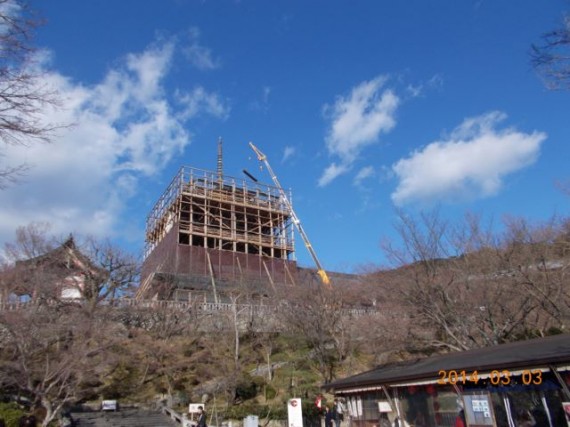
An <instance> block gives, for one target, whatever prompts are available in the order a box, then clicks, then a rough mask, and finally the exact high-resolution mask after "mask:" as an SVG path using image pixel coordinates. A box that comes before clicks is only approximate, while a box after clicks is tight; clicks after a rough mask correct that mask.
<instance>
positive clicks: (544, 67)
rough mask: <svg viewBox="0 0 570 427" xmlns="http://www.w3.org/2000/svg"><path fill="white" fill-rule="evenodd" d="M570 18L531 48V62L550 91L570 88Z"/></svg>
mask: <svg viewBox="0 0 570 427" xmlns="http://www.w3.org/2000/svg"><path fill="white" fill-rule="evenodd" d="M569 48H570V16H568V15H565V16H564V18H563V21H562V26H561V27H560V28H557V29H555V30H552V31H549V32H547V33H545V34H544V35H543V36H542V40H541V43H539V44H534V45H532V47H531V62H532V65H533V66H534V67H535V69H536V70H537V71H538V72H539V73H540V75H541V76H542V77H543V78H544V80H545V82H546V85H547V86H548V87H549V88H551V89H568V88H569V87H570V49H569Z"/></svg>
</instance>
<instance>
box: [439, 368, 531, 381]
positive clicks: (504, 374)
mask: <svg viewBox="0 0 570 427" xmlns="http://www.w3.org/2000/svg"><path fill="white" fill-rule="evenodd" d="M519 375H520V382H522V383H523V384H524V385H531V384H534V385H540V384H542V371H541V370H540V369H525V370H523V371H522V372H521V371H519V372H517V373H516V374H513V373H512V372H511V371H509V370H508V369H503V370H496V369H495V370H493V371H491V372H490V373H489V374H479V372H477V371H464V370H462V371H456V370H453V369H450V370H443V369H442V370H440V371H438V379H437V383H438V384H439V385H447V384H451V385H455V384H463V385H465V384H469V383H471V384H478V383H479V381H483V380H487V379H488V381H489V383H490V384H491V385H509V384H511V382H513V381H514V378H513V377H517V381H518V377H519Z"/></svg>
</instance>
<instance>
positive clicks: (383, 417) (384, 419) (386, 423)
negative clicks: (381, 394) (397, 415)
mask: <svg viewBox="0 0 570 427" xmlns="http://www.w3.org/2000/svg"><path fill="white" fill-rule="evenodd" d="M378 427H392V426H391V424H390V420H389V419H388V414H386V412H380V416H379V417H378Z"/></svg>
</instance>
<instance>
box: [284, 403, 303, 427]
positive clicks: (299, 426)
mask: <svg viewBox="0 0 570 427" xmlns="http://www.w3.org/2000/svg"><path fill="white" fill-rule="evenodd" d="M287 416H288V419H289V424H288V427H303V410H302V409H301V399H299V398H295V399H289V402H288V403H287Z"/></svg>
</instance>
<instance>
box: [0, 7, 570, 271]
mask: <svg viewBox="0 0 570 427" xmlns="http://www.w3.org/2000/svg"><path fill="white" fill-rule="evenodd" d="M30 3H31V6H32V7H33V8H35V9H36V10H37V11H38V12H39V14H40V15H41V16H43V17H44V18H45V21H46V23H45V25H44V26H43V27H42V28H40V29H39V30H38V31H37V34H36V37H35V39H34V43H35V45H36V46H38V47H39V48H40V49H41V50H40V51H39V52H38V54H37V63H36V65H35V66H36V67H40V68H41V69H42V70H43V72H44V73H45V74H44V75H45V82H44V83H45V84H46V85H48V86H49V87H50V88H53V89H55V90H57V91H58V92H59V94H60V96H61V98H62V100H63V101H62V105H61V107H60V108H58V109H57V110H53V111H46V119H47V120H50V121H51V122H53V123H61V124H68V125H70V126H68V127H65V128H62V129H60V130H59V131H58V132H57V135H56V136H55V138H54V140H53V142H52V143H51V144H49V145H47V144H36V145H31V146H29V147H26V148H23V147H5V146H2V147H0V149H1V150H2V152H1V154H2V157H0V161H2V162H4V163H5V164H19V163H24V162H25V163H26V164H28V165H30V166H31V169H30V171H29V172H28V175H27V176H26V178H25V179H24V181H23V182H21V183H19V184H18V185H17V186H13V187H11V188H8V189H7V190H2V191H0V243H2V242H5V241H8V240H12V239H13V237H14V230H15V228H16V227H18V226H20V225H26V224H28V223H30V222H32V221H44V222H49V223H51V224H52V230H53V231H54V232H55V233H58V234H62V235H67V234H69V233H70V232H73V233H80V234H91V235H95V236H99V237H110V238H111V239H113V240H114V241H116V242H117V243H118V244H121V245H124V246H125V247H126V248H128V249H129V250H132V251H134V252H140V251H141V249H142V247H143V245H144V226H145V220H146V215H147V213H148V212H149V210H150V209H151V207H152V206H153V204H154V203H155V201H156V200H157V198H158V197H159V196H160V194H161V193H162V191H163V190H164V189H165V188H166V187H167V185H168V184H169V182H170V180H171V179H172V177H173V176H174V175H175V174H176V171H177V170H178V168H179V167H180V166H181V165H189V166H193V167H196V168H201V169H215V167H216V142H217V140H218V138H219V137H222V138H223V140H224V150H225V159H224V166H225V172H226V174H228V175H233V176H236V177H239V178H243V177H244V176H243V174H242V170H243V169H247V170H248V171H249V172H250V173H252V174H253V175H255V176H256V177H257V178H258V179H260V180H262V181H267V182H269V181H270V177H269V176H268V175H267V171H265V170H264V169H263V170H260V168H259V165H258V164H257V162H256V159H255V157H254V156H253V153H252V152H251V150H250V149H249V147H248V145H247V143H248V142H249V141H253V142H254V143H255V144H256V145H257V146H258V147H259V148H260V149H261V150H262V151H264V152H265V154H267V156H268V158H269V160H270V162H271V164H272V166H273V169H274V170H275V171H276V173H277V174H278V177H279V180H280V181H281V183H282V184H283V185H284V186H285V187H288V188H291V189H292V191H293V203H294V206H295V208H296V212H297V214H298V215H299V217H300V218H301V221H302V222H303V224H304V227H305V229H306V231H307V233H308V234H309V237H310V238H311V240H312V241H313V246H314V247H315V248H316V250H317V252H318V254H319V256H320V258H321V261H322V263H323V264H324V266H325V268H326V269H329V270H341V271H352V270H354V269H358V268H359V266H360V265H363V264H367V263H371V262H372V263H382V262H383V256H382V253H381V251H380V248H379V241H380V239H381V238H383V237H385V236H391V235H393V223H394V221H395V208H401V209H405V210H408V211H410V212H417V211H420V210H422V209H430V208H433V207H434V206H437V207H439V210H440V211H441V212H443V213H444V214H445V215H447V216H449V217H459V216H462V215H463V214H464V213H465V212H467V211H469V212H476V213H479V214H482V215H486V216H493V217H495V218H501V217H502V216H503V215H520V216H525V217H528V218H531V219H537V220H540V219H546V218H548V217H549V216H551V215H553V214H555V213H557V214H567V211H568V198H567V197H566V196H564V195H563V194H562V193H561V192H560V191H559V190H557V187H556V183H557V182H559V181H565V180H567V179H568V175H569V172H568V171H569V169H568V164H569V160H570V158H569V157H570V144H569V141H568V138H569V136H570V134H569V131H568V129H569V128H568V124H567V123H568V105H569V101H570V92H563V91H558V92H555V91H548V90H546V89H545V87H544V85H543V83H542V82H541V80H540V78H539V77H538V76H537V75H536V74H535V72H534V71H533V70H532V68H531V66H530V65H529V49H530V46H531V44H532V43H536V42H538V41H539V39H540V36H541V34H543V33H544V32H546V31H548V30H550V29H553V28H555V27H556V26H558V25H559V24H560V23H561V22H562V18H563V14H564V11H565V7H567V6H568V5H567V4H566V3H565V2H564V1H562V0H554V1H550V2H537V1H534V0H532V1H531V0H522V1H514V0H513V1H502V2H496V1H490V0H489V1H487V0H477V1H474V0H473V1H461V2H458V1H456V0H443V1H440V2H437V3H434V2H426V1H423V0H405V1H400V2H377V1H372V0H364V1H360V2H345V1H330V0H329V1H312V2H306V1H300V0H299V1H271V2H267V1H261V0H259V1H246V0H242V1H229V0H228V1H197V0H196V1H190V0H145V1H138V0H122V1H121V2H115V3H113V5H111V4H110V3H108V2H103V1H76V0H54V1H50V2H44V1H39V0H32V1H31V2H30ZM297 256H298V259H299V261H300V263H301V264H302V265H307V266H310V265H312V263H311V260H310V257H309V256H308V254H307V252H306V250H305V249H304V248H303V247H302V246H301V244H300V239H298V245H297Z"/></svg>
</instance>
